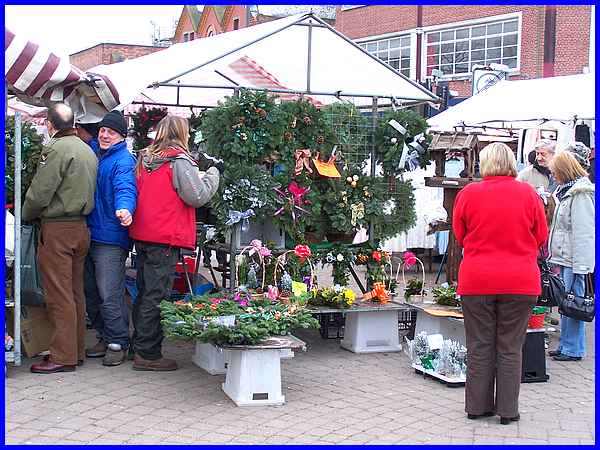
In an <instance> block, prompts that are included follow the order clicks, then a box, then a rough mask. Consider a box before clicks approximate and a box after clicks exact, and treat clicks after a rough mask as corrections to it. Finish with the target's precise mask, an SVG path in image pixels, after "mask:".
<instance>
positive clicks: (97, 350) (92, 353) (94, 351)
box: [85, 341, 106, 358]
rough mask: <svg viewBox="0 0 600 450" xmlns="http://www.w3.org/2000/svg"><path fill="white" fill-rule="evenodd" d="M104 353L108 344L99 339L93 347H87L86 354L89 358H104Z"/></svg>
mask: <svg viewBox="0 0 600 450" xmlns="http://www.w3.org/2000/svg"><path fill="white" fill-rule="evenodd" d="M104 355H106V344H105V343H104V341H98V342H96V345H94V346H93V347H92V348H86V349H85V356H87V357H88V358H102V357H103V356H104Z"/></svg>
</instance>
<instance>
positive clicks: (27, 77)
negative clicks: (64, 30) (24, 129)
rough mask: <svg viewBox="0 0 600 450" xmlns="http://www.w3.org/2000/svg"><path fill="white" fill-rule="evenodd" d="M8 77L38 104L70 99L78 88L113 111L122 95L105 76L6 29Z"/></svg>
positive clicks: (20, 93) (11, 85)
mask: <svg viewBox="0 0 600 450" xmlns="http://www.w3.org/2000/svg"><path fill="white" fill-rule="evenodd" d="M4 77H5V80H6V82H7V84H8V87H9V89H10V91H12V92H14V93H15V94H17V95H18V97H19V98H20V99H21V100H23V101H25V102H26V103H30V104H33V105H38V106H45V105H47V104H48V103H49V102H61V101H67V102H68V99H69V97H70V96H71V94H73V92H74V91H75V90H79V91H80V94H83V95H85V96H86V97H87V98H89V99H90V100H91V101H94V102H95V103H98V104H101V105H102V106H103V107H104V108H105V109H106V110H107V111H110V110H111V109H112V108H114V107H115V106H116V105H118V104H119V95H118V92H117V90H116V89H115V88H114V86H113V85H112V83H111V82H110V80H109V79H108V78H107V77H106V76H103V75H96V74H91V73H86V72H84V71H82V70H80V69H78V68H77V67H75V66H73V65H71V64H70V63H69V61H68V60H66V59H64V58H60V57H58V56H56V55H55V54H54V53H52V52H51V51H49V50H48V49H46V48H44V47H42V46H39V45H38V44H36V43H34V42H31V41H28V40H26V39H24V38H22V37H20V36H17V35H15V34H14V33H13V32H11V31H10V30H8V29H7V28H5V29H4Z"/></svg>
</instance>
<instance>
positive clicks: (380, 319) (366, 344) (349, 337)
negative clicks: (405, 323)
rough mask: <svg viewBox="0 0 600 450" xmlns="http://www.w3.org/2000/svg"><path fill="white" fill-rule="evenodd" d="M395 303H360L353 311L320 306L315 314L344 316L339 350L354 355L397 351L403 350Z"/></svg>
mask: <svg viewBox="0 0 600 450" xmlns="http://www.w3.org/2000/svg"><path fill="white" fill-rule="evenodd" d="M404 308H405V307H404V306H403V305H400V304H398V303H391V302H390V303H387V304H385V305H381V304H377V303H366V302H365V303H360V304H357V305H356V306H353V307H352V308H347V309H336V308H326V307H320V308H315V309H314V310H312V312H313V313H315V314H331V313H342V314H344V315H345V316H346V323H345V327H344V337H343V339H342V341H341V344H340V345H341V346H342V348H345V349H346V350H350V351H351V352H354V353H381V352H399V351H401V350H402V345H401V344H400V338H399V334H398V311H399V310H401V309H404Z"/></svg>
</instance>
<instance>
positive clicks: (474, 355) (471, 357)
mask: <svg viewBox="0 0 600 450" xmlns="http://www.w3.org/2000/svg"><path fill="white" fill-rule="evenodd" d="M536 300H537V297H535V296H531V295H482V296H469V295H465V296H463V297H462V309H463V314H464V318H465V335H466V340H467V382H466V386H465V411H466V412H467V413H468V414H483V413H485V412H488V411H493V412H496V413H497V414H498V415H500V416H501V417H515V416H516V415H517V414H519V388H520V386H521V370H522V369H521V364H522V361H521V360H522V349H523V343H524V342H525V333H526V331H527V322H528V321H529V315H530V312H531V307H532V306H534V305H535V303H536ZM494 385H495V388H496V389H495V390H496V392H495V399H494Z"/></svg>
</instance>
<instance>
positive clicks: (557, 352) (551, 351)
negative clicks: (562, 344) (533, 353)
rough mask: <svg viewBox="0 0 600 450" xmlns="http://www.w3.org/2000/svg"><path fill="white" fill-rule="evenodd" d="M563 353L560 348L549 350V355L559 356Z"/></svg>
mask: <svg viewBox="0 0 600 450" xmlns="http://www.w3.org/2000/svg"><path fill="white" fill-rule="evenodd" d="M561 354H562V353H560V352H559V351H558V350H550V351H549V352H548V356H558V355H561Z"/></svg>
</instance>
